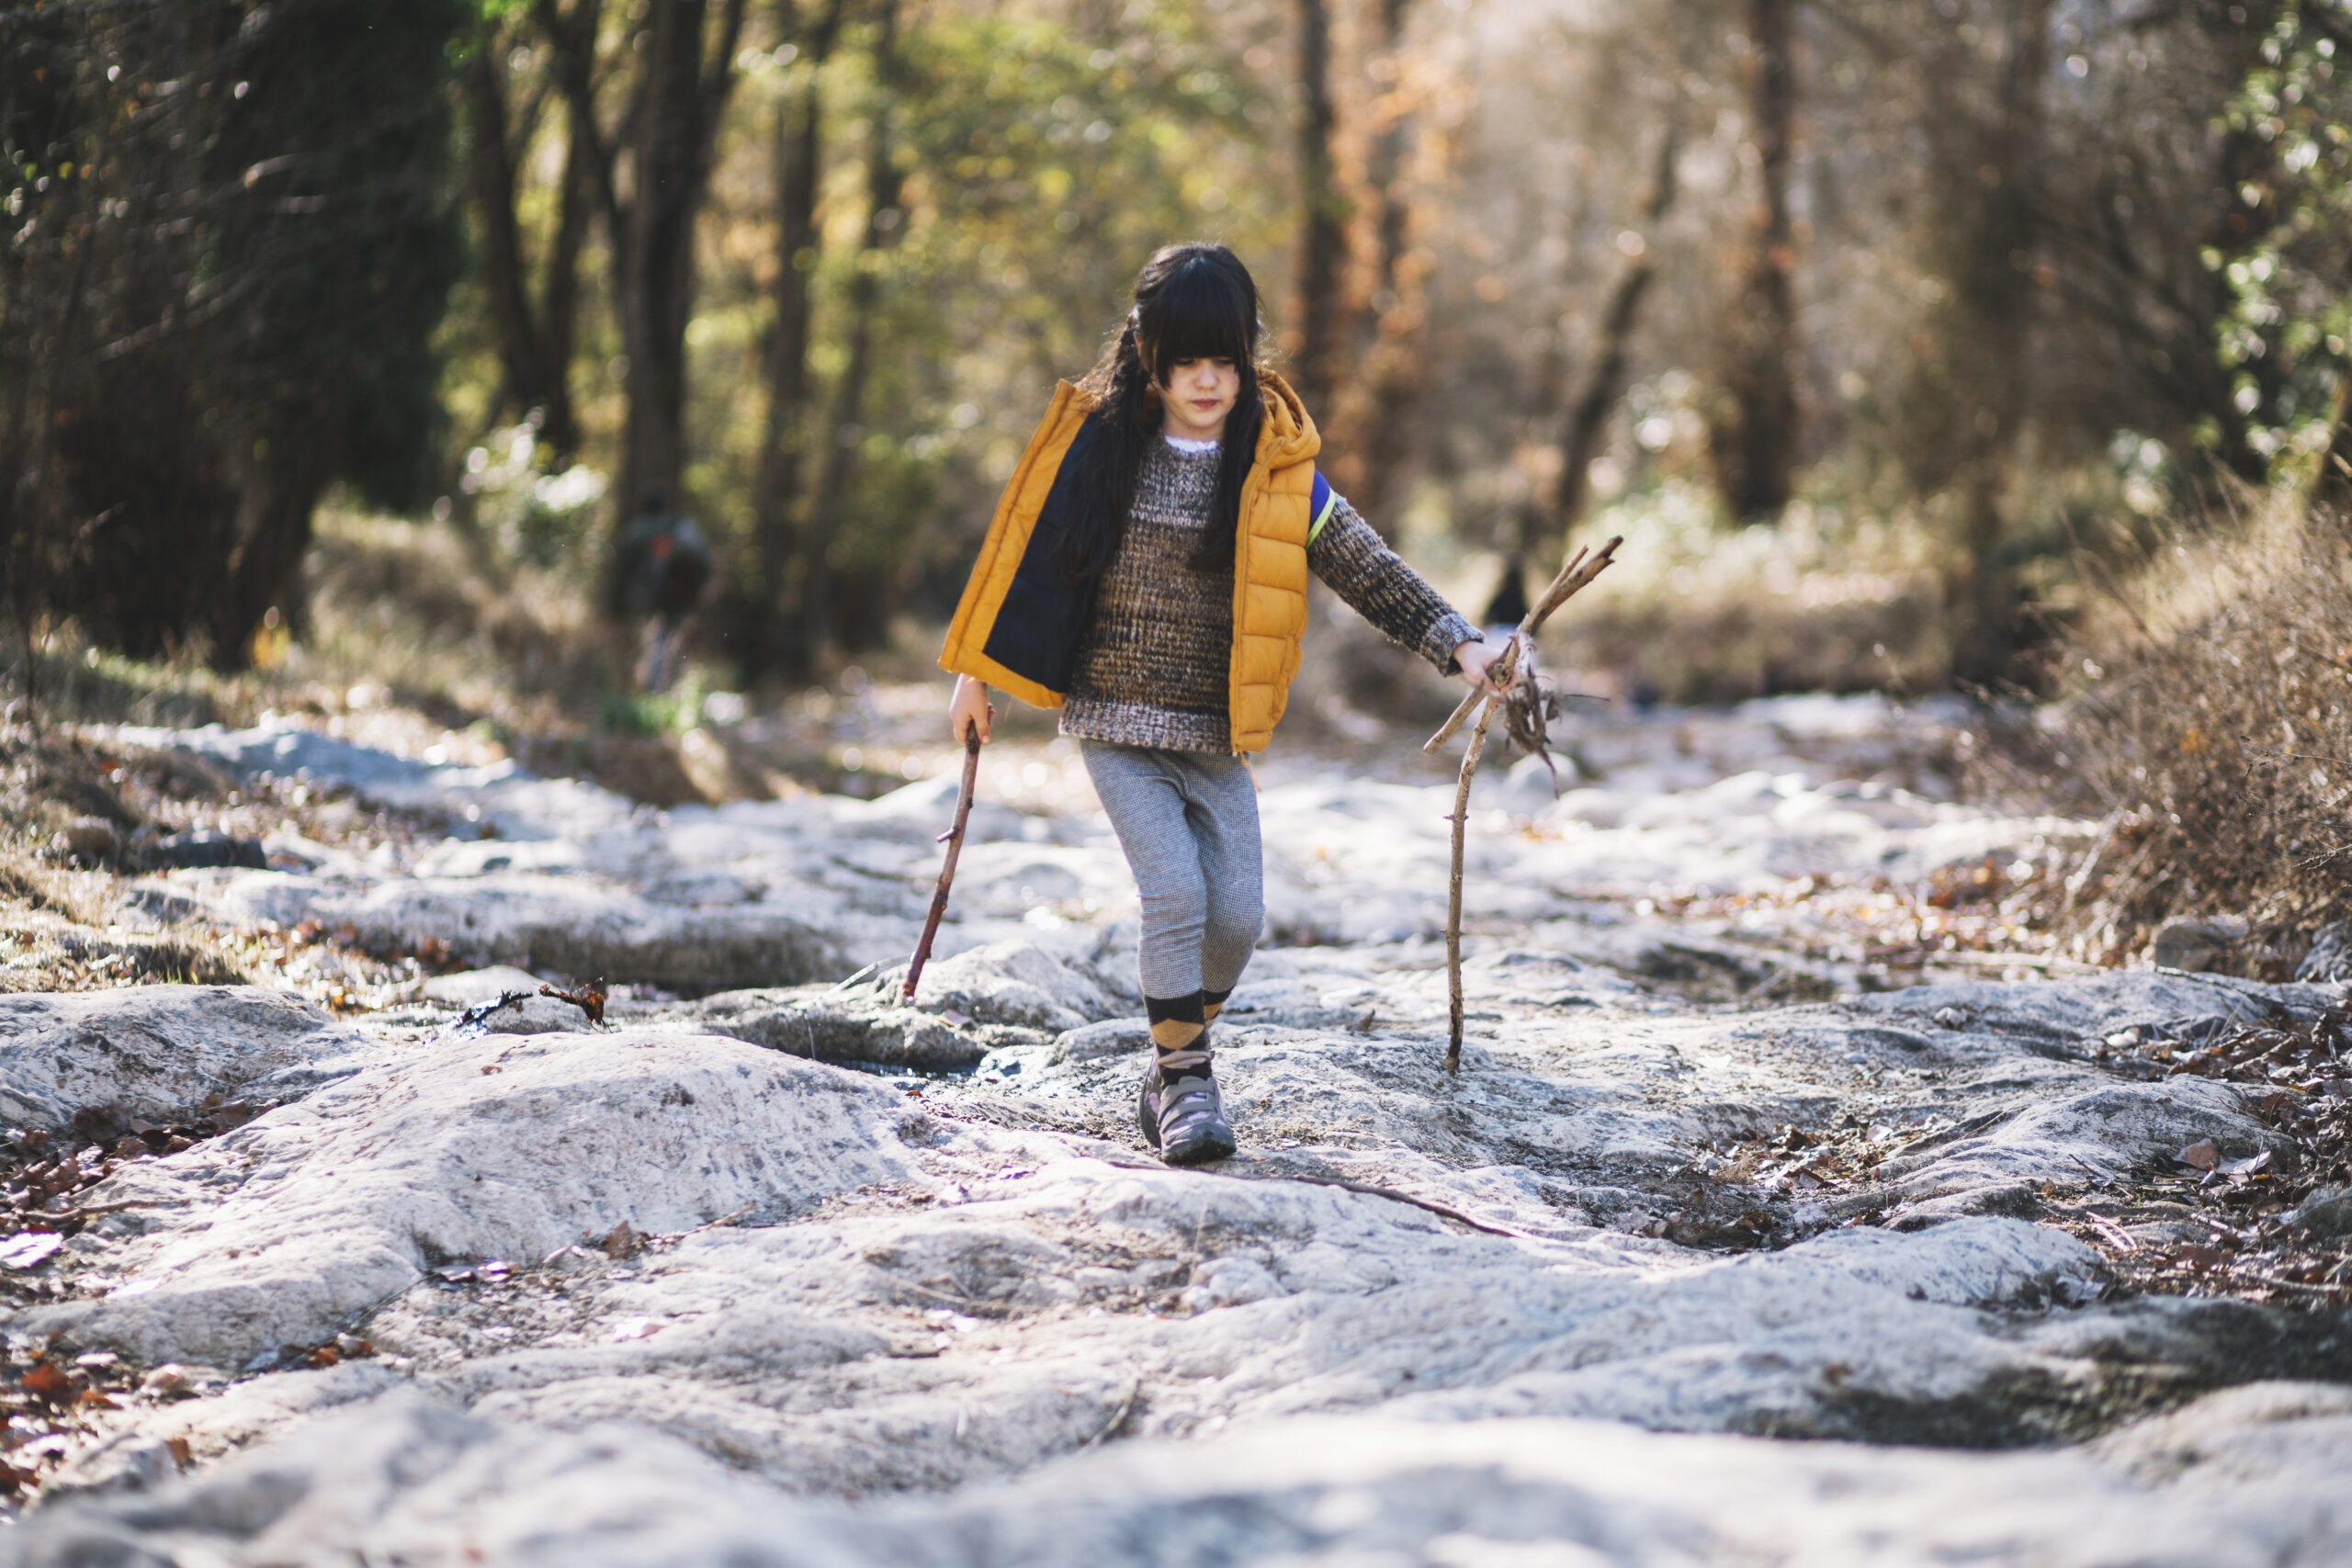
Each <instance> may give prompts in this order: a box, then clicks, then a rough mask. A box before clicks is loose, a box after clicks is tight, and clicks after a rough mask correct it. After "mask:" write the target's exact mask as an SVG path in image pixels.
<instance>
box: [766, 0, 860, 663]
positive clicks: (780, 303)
mask: <svg viewBox="0 0 2352 1568" xmlns="http://www.w3.org/2000/svg"><path fill="white" fill-rule="evenodd" d="M779 10H780V11H781V13H782V15H783V17H784V18H785V22H786V31H787V32H793V31H797V30H798V28H797V17H796V16H795V7H794V6H793V5H792V3H791V0H786V3H785V4H784V5H783V6H780V7H779ZM841 19H842V0H828V4H827V5H826V6H825V8H824V10H823V12H822V13H821V14H820V16H819V17H818V18H817V20H816V22H815V24H814V25H813V26H811V27H810V28H809V29H808V30H807V33H806V35H805V36H804V37H803V38H802V39H801V40H800V52H799V58H798V65H797V69H798V73H799V76H800V79H801V85H800V89H799V91H798V93H797V95H794V96H788V97H787V98H786V100H785V102H784V103H783V104H782V106H780V107H779V108H778V109H777V112H776V122H775V186H776V206H777V209H778V211H777V217H776V247H775V249H776V256H775V262H776V269H775V316H774V319H773V320H772V321H771V322H770V325H769V328H768V341H767V356H766V357H767V364H766V371H767V392H768V406H767V418H766V422H765V423H764V424H763V426H762V429H761V432H760V464H759V471H758V474H757V477H756V478H755V479H753V481H752V555H753V559H754V562H755V567H756V570H757V573H758V583H757V586H756V589H755V590H754V592H753V594H752V595H750V596H747V597H750V598H752V601H753V602H752V604H750V605H749V606H748V608H749V609H750V611H751V614H750V615H748V616H747V617H746V623H747V624H746V626H745V632H746V637H745V641H744V645H743V646H744V660H743V662H744V673H745V676H746V678H747V679H755V678H757V677H758V676H760V675H762V674H765V673H768V672H769V671H774V670H777V669H779V668H785V667H789V666H793V665H797V663H798V662H799V660H801V659H802V658H803V657H805V655H806V653H807V651H808V650H807V648H806V646H805V639H804V638H803V637H800V636H798V635H796V628H795V627H794V626H792V624H791V623H792V622H794V621H795V620H797V618H798V617H797V615H795V614H794V610H795V605H794V604H793V602H792V599H791V597H790V595H791V592H792V576H793V571H792V569H793V550H794V543H795V541H794V528H793V522H794V518H793V508H794V503H795V502H797V500H798V499H799V496H800V470H801V465H802V460H803V457H804V456H805V453H804V450H803V449H804V447H805V446H806V439H807V428H806V427H807V424H808V418H809V335H810V327H811V322H812V313H811V310H810V301H809V279H810V278H811V276H813V275H814V274H815V271H816V265H817V249H818V243H819V240H820V235H819V234H818V232H817V179H818V175H820V173H821V172H822V169H823V163H824V144H823V133H824V124H825V113H824V109H825V106H824V96H823V92H824V84H823V77H822V72H823V69H824V64H825V62H826V60H827V59H828V58H829V57H830V56H831V53H832V50H833V40H834V39H835V37H836V36H837V35H838V33H839V31H840V28H841Z"/></svg>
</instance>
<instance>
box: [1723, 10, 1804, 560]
mask: <svg viewBox="0 0 2352 1568" xmlns="http://www.w3.org/2000/svg"><path fill="white" fill-rule="evenodd" d="M1795 13H1796V0H1747V25H1748V35H1749V46H1750V52H1749V56H1748V63H1747V74H1748V84H1747V86H1748V95H1747V96H1748V105H1749V109H1750V112H1751V116H1752V118H1753V120H1754V124H1755V147H1756V152H1757V176H1758V180H1757V183H1758V190H1757V200H1756V205H1755V207H1754V209H1753V210H1752V211H1751V212H1750V214H1749V217H1748V223H1747V256H1746V258H1745V260H1744V261H1743V263H1742V265H1741V269H1740V270H1741V280H1740V288H1739V291H1738V293H1737V294H1736V296H1735V299H1734V305H1733V309H1732V311H1731V320H1730V322H1729V324H1728V327H1727V330H1726V331H1725V333H1724V367H1723V370H1722V375H1721V380H1722V396H1721V398H1720V399H1719V400H1718V402H1717V407H1716V409H1715V415H1714V419H1713V430H1712V431H1711V432H1710V434H1711V437H1712V440H1711V443H1710V456H1711V457H1713V462H1714V470H1715V482H1716V485H1717V488H1718V489H1719V490H1720V491H1721V492H1722V494H1723V498H1724V506H1725V507H1726V508H1728V509H1729V511H1730V512H1731V513H1732V515H1733V516H1735V517H1738V518H1742V519H1747V518H1754V517H1769V516H1772V515H1774V514H1776V513H1779V512H1780V510H1781V508H1782V507H1783V506H1786V505H1787V504H1788V502H1789V491H1790V484H1791V476H1792V474H1793V472H1794V471H1795V468H1796V454H1797V420H1798V408H1797V390H1796V379H1795V376H1794V372H1793V369H1792V367H1793V366H1794V363H1795V356H1796V305H1795V299H1794V297H1793V291H1792V288H1791V287H1790V274H1791V273H1792V271H1793V270H1794V268H1795V265H1796V243H1795V237H1794V234H1793V231H1792V225H1791V223H1790V218H1789V164H1790V154H1791V150H1792V148H1791V143H1792V131H1793V127H1794V121H1795V118H1796V99H1797V85H1796V39H1795Z"/></svg>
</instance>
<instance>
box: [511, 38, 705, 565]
mask: <svg viewBox="0 0 2352 1568" xmlns="http://www.w3.org/2000/svg"><path fill="white" fill-rule="evenodd" d="M745 3H746V0H720V4H719V6H718V14H717V20H716V22H713V21H712V19H711V11H712V7H711V6H710V5H709V3H708V0H647V4H646V5H645V6H644V8H643V10H642V12H641V13H639V18H638V20H637V21H636V22H635V23H634V24H633V28H632V30H631V32H630V34H629V36H628V51H627V52H628V53H629V54H632V55H634V57H635V58H636V61H637V68H636V70H635V72H634V73H633V75H632V77H631V80H630V83H629V90H628V110H627V112H626V113H625V114H624V115H623V117H622V118H621V122H620V129H619V130H618V131H617V132H616V133H613V134H608V133H607V132H606V131H605V129H604V127H603V125H602V123H601V122H600V120H599V118H598V104H597V98H598V87H599V85H600V84H599V82H598V79H597V61H596V53H595V51H596V39H597V32H598V27H599V17H600V0H573V6H572V8H571V11H570V12H568V13H567V12H564V11H562V10H561V9H560V7H559V6H558V5H557V4H556V0H534V4H533V12H532V14H533V16H534V17H535V18H536V19H537V22H538V24H539V27H540V28H541V30H542V31H543V32H544V33H545V34H546V36H547V37H548V39H549V41H550V43H551V45H552V48H553V51H554V57H555V65H556V69H557V73H558V79H559V81H560V83H561V84H562V86H563V90H564V96H565V98H566V100H567V102H568V104H569V106H570V109H571V118H572V126H573V129H574V131H575V133H576V134H577V136H578V137H579V141H580V146H581V147H582V150H583V151H584V152H587V154H588V158H589V168H590V172H591V175H592V182H593V183H592V189H593V191H594V196H595V198H596V202H597V205H598V207H599V208H600V209H601V210H602V212H603V215H604V220H605V236H606V248H607V250H608V252H609V254H610V257H611V265H612V273H613V299H614V305H615V310H616V314H617V315H618V316H619V318H620V328H621V347H622V352H623V355H625V357H626V358H627V360H628V371H627V374H626V375H625V376H624V378H623V381H622V384H623V388H624V389H625V390H626V392H627V394H628V418H627V426H626V429H625V430H624V432H623V435H622V442H621V471H620V495H621V500H622V503H623V505H624V506H628V505H633V504H634V503H635V502H636V501H637V499H638V498H639V496H641V495H642V494H644V493H645V492H646V491H647V490H648V489H649V488H650V487H653V486H660V487H661V488H662V489H663V490H665V491H669V492H670V493H671V494H673V495H675V494H676V492H677V490H678V481H679V476H680V474H681V473H682V471H683V470H684V467H685V457H686V443H685V431H684V418H685V387H686V323H687V321H688V320H689V319H691V317H692V315H693V313H694V297H695V254H694V237H695V215H696V214H697V213H698V212H700V210H701V209H702V204H703V198H704V197H705V196H706V195H707V192H708V189H709V185H710V170H711V163H712V158H713V154H714V152H715V149H716V145H717V141H718V126H719V121H720V118H721V115H722V112H723V111H724V109H725V107H726V105H727V98H728V95H729V92H730V91H731V89H732V88H733V86H734V83H735V45H736V40H737V39H739V38H740V37H741V34H742V30H743V12H744V6H745ZM624 154H625V155H626V156H627V158H628V173H629V180H628V196H627V197H626V199H625V198H624V197H623V195H622V183H621V180H620V177H619V171H618V167H617V165H618V164H619V162H620V160H621V158H622V157H623V155H624ZM619 586H620V585H619V583H618V582H617V581H612V582H609V583H608V585H607V589H608V592H607V594H606V599H607V604H617V603H618V590H619Z"/></svg>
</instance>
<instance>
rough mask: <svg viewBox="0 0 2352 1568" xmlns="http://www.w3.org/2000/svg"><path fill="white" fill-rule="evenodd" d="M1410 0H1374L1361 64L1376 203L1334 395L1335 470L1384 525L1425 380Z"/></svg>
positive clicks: (1409, 448)
mask: <svg viewBox="0 0 2352 1568" xmlns="http://www.w3.org/2000/svg"><path fill="white" fill-rule="evenodd" d="M1407 13H1408V0H1379V5H1378V6H1377V9H1376V15H1377V17H1378V20H1379V28H1380V31H1379V39H1378V47H1377V49H1376V51H1375V52H1374V55H1373V58H1372V60H1371V62H1370V63H1369V65H1368V68H1367V74H1368V75H1369V76H1370V77H1371V79H1372V82H1373V85H1374V94H1375V97H1374V104H1373V106H1372V108H1371V119H1372V121H1373V135H1372V147H1371V153H1370V157H1369V158H1368V160H1367V162H1366V166H1365V171H1364V183H1365V185H1366V186H1367V187H1368V188H1369V192H1370V195H1371V198H1372V204H1373V223H1372V267H1371V274H1372V276H1371V287H1370V288H1369V289H1367V290H1366V291H1365V293H1364V297H1363V303H1364V306H1365V309H1364V310H1363V311H1362V312H1361V313H1360V315H1359V318H1358V321H1357V324H1356V328H1355V331H1354V332H1353V333H1352V334H1351V336H1352V338H1353V340H1354V341H1353V349H1354V361H1355V365H1356V367H1357V368H1356V374H1355V375H1354V376H1353V377H1352V378H1351V380H1350V385H1349V387H1348V389H1347V390H1346V391H1345V392H1343V393H1342V394H1341V395H1340V407H1339V409H1338V410H1337V411H1336V412H1335V415H1334V423H1335V424H1337V425H1338V427H1339V433H1340V434H1339V439H1338V441H1337V442H1336V443H1335V444H1334V445H1335V446H1336V447H1337V451H1336V452H1335V454H1334V456H1333V459H1332V462H1331V465H1330V467H1331V469H1332V472H1333V474H1334V476H1335V478H1337V479H1338V480H1339V482H1340V488H1341V489H1342V490H1343V491H1346V492H1347V494H1348V497H1349V499H1350V500H1351V501H1352V502H1354V503H1355V506H1356V508H1357V510H1358V511H1360V512H1362V513H1363V515H1364V516H1365V518H1366V519H1368V520H1369V521H1370V522H1371V523H1372V525H1373V526H1374V527H1375V528H1378V529H1380V530H1381V531H1382V532H1383V533H1387V532H1389V531H1390V530H1392V529H1393V528H1394V526H1395V523H1396V520H1395V518H1394V517H1393V516H1391V515H1390V512H1391V506H1392V502H1394V500H1395V498H1396V493H1397V479H1398V477H1399V475H1400V474H1401V473H1402V472H1403V471H1404V469H1405V468H1406V467H1407V466H1408V464H1409V463H1410V461H1411V460H1412V456H1413V448H1414V436H1415V434H1416V433H1417V431H1418V428H1419V419H1418V417H1417V416H1418V414H1419V405H1420V395H1421V391H1422V389H1423V388H1424V387H1425V385H1426V384H1427V376H1428V353H1427V349H1428V344H1427V342H1426V335H1427V334H1426V331H1425V329H1426V327H1427V325H1428V314H1427V301H1426V299H1425V297H1424V289H1423V287H1422V285H1423V278H1422V272H1423V268H1422V267H1421V266H1419V265H1416V258H1414V257H1413V255H1412V254H1411V244H1412V221H1413V201H1412V193H1411V190H1410V182H1409V181H1408V177H1407V175H1406V170H1405V163H1406V157H1407V154H1408V152H1409V151H1410V149H1411V147H1412V144H1413V134H1414V125H1413V116H1412V112H1411V105H1410V95H1411V93H1412V91H1413V88H1412V86H1411V84H1410V83H1409V82H1408V77H1407V73H1408V63H1409V62H1408V58H1407V52H1406V47H1405V46H1406V38H1405V28H1406V19H1407Z"/></svg>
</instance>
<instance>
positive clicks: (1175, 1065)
mask: <svg viewBox="0 0 2352 1568" xmlns="http://www.w3.org/2000/svg"><path fill="white" fill-rule="evenodd" d="M1201 996H1202V994H1201V993H1200V992H1198V991H1193V992H1189V993H1187V994H1186V995H1184V996H1181V997H1146V998H1144V999H1143V1009H1144V1012H1145V1015H1146V1016H1147V1017H1148V1018H1149V1019H1150V1020H1151V1043H1152V1047H1153V1049H1154V1050H1156V1051H1157V1052H1158V1053H1159V1076H1160V1078H1161V1079H1162V1080H1163V1081H1165V1080H1167V1079H1170V1078H1179V1077H1199V1078H1204V1077H1208V1076H1209V1049H1208V1032H1209V1021H1208V1014H1207V1012H1206V1011H1205V1010H1204V1004H1203V1002H1202V999H1201Z"/></svg>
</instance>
